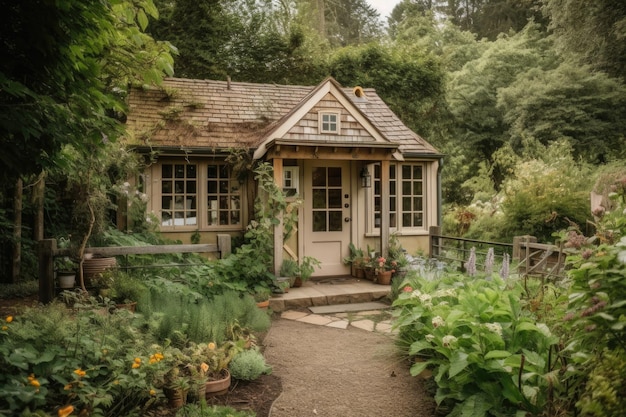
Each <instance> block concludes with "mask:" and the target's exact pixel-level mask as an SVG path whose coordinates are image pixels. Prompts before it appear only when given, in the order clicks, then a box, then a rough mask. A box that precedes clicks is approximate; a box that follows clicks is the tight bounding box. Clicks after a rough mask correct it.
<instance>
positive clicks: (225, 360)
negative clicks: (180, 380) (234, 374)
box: [187, 342, 237, 398]
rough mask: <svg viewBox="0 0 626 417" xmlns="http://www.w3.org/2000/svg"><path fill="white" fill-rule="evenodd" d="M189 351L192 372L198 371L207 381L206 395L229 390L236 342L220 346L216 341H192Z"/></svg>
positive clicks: (209, 395)
mask: <svg viewBox="0 0 626 417" xmlns="http://www.w3.org/2000/svg"><path fill="white" fill-rule="evenodd" d="M187 351H188V354H189V357H190V363H189V365H188V366H189V367H191V368H193V370H192V371H191V373H192V374H194V373H197V374H198V375H199V376H200V377H201V378H203V379H204V380H205V381H206V382H205V387H204V388H205V395H206V397H207V398H208V397H212V396H214V395H222V394H225V393H226V392H228V388H229V387H230V382H231V376H230V372H229V371H228V365H229V363H230V361H231V359H232V358H233V357H234V355H235V354H236V353H237V348H236V346H235V344H234V343H233V342H227V343H224V344H223V345H222V346H218V345H217V344H216V343H214V342H210V343H199V344H195V343H192V344H190V346H189V347H188V348H187Z"/></svg>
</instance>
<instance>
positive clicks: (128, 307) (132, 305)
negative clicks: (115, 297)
mask: <svg viewBox="0 0 626 417" xmlns="http://www.w3.org/2000/svg"><path fill="white" fill-rule="evenodd" d="M115 307H117V308H118V309H120V310H122V309H124V310H128V311H130V312H131V313H134V312H135V310H136V309H137V302H136V301H135V302H133V303H125V304H115Z"/></svg>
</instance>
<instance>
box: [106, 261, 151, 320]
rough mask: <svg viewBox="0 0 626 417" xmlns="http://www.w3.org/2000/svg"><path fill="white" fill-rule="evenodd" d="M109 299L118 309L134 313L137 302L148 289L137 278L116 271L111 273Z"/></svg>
mask: <svg viewBox="0 0 626 417" xmlns="http://www.w3.org/2000/svg"><path fill="white" fill-rule="evenodd" d="M110 282H111V284H110V285H111V287H110V292H109V298H110V299H111V301H113V302H115V304H116V306H117V307H118V308H128V309H129V310H131V311H133V312H134V311H135V308H136V305H137V301H139V299H140V298H141V297H142V296H143V295H144V294H146V291H147V290H148V287H147V286H146V284H144V283H143V282H141V281H140V280H139V279H138V278H135V277H133V276H131V275H129V274H128V273H126V272H122V271H119V270H116V271H114V272H113V273H112V277H111V281H110Z"/></svg>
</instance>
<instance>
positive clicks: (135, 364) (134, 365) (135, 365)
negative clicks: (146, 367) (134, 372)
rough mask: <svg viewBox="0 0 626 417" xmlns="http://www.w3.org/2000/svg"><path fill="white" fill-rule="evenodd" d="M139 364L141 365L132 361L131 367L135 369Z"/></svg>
mask: <svg viewBox="0 0 626 417" xmlns="http://www.w3.org/2000/svg"><path fill="white" fill-rule="evenodd" d="M140 366H141V364H140V363H137V362H133V366H132V368H133V369H137V368H139V367H140Z"/></svg>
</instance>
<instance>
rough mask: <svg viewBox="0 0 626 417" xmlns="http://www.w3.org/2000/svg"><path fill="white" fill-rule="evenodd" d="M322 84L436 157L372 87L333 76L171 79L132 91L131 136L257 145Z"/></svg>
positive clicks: (403, 148) (407, 145) (389, 135)
mask: <svg viewBox="0 0 626 417" xmlns="http://www.w3.org/2000/svg"><path fill="white" fill-rule="evenodd" d="M324 83H332V84H333V85H335V86H336V87H337V88H338V90H340V91H341V92H342V93H343V95H344V96H345V97H347V98H348V99H349V100H350V102H351V103H352V104H353V105H354V107H355V108H356V109H358V111H359V112H360V113H362V114H363V115H364V116H365V117H366V118H367V119H368V120H369V121H370V122H371V124H372V125H373V127H374V128H375V129H376V130H377V131H378V132H379V133H380V135H382V137H383V138H384V140H386V141H388V142H390V143H391V144H396V145H397V146H398V150H399V151H400V152H401V153H405V154H416V155H424V156H427V155H433V156H436V155H438V151H437V150H436V149H435V148H434V147H432V146H431V145H430V144H429V143H427V142H426V141H425V140H424V139H422V138H421V137H420V136H418V135H417V134H415V133H414V132H413V131H411V130H410V129H409V128H408V127H406V126H405V125H404V124H403V123H402V122H401V121H400V119H398V117H397V116H396V115H395V114H394V113H393V112H392V111H391V109H389V107H388V106H387V105H386V104H385V103H384V102H383V101H382V99H381V98H380V97H379V96H378V95H377V94H376V91H375V90H374V89H371V88H366V89H363V92H364V93H365V95H364V97H357V95H355V93H354V90H353V89H352V88H343V87H341V86H340V85H339V84H338V83H337V82H336V81H335V80H334V79H332V78H328V79H326V80H324V81H323V82H322V83H321V84H320V85H319V86H312V87H311V86H294V85H276V84H253V83H242V82H226V81H212V80H192V79H182V78H168V79H165V80H164V82H163V85H162V86H161V87H159V88H147V89H133V90H132V91H131V94H130V97H129V106H130V112H129V116H128V119H127V126H128V131H129V140H130V142H131V143H134V144H136V145H139V146H141V145H150V146H153V147H158V148H164V149H167V148H171V149H179V148H186V149H196V150H197V149H204V148H205V149H213V150H219V149H228V148H235V147H247V148H251V149H256V148H257V147H259V146H260V145H261V144H262V143H263V142H264V141H267V140H268V139H272V137H271V135H272V132H274V131H275V130H276V128H277V126H280V125H281V123H283V122H284V121H285V120H286V118H287V117H288V116H289V115H291V114H293V113H294V111H295V110H296V109H298V108H299V107H301V106H303V105H304V104H305V103H307V100H310V99H311V97H312V96H311V94H312V93H313V92H314V91H315V90H316V89H319V88H320V86H322V85H324Z"/></svg>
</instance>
